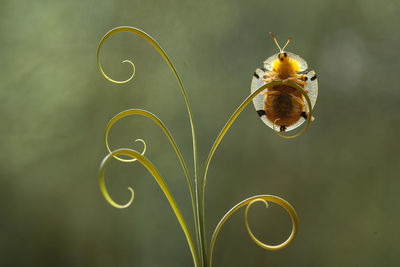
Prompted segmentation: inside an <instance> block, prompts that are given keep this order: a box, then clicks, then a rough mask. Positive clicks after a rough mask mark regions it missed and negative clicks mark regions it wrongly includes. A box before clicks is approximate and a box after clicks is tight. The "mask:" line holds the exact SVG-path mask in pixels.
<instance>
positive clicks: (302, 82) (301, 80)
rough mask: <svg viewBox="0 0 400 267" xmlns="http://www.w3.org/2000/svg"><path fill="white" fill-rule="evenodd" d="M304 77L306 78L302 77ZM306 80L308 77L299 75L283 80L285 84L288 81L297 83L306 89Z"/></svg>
mask: <svg viewBox="0 0 400 267" xmlns="http://www.w3.org/2000/svg"><path fill="white" fill-rule="evenodd" d="M302 76H304V77H302ZM306 78H307V77H305V75H298V74H296V75H294V76H291V77H289V78H287V79H285V80H283V83H287V82H288V81H291V82H294V83H297V84H298V85H300V86H301V87H303V88H304V87H306V85H307V82H306ZM306 92H307V91H306ZM307 93H308V92H307Z"/></svg>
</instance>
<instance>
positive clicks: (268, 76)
mask: <svg viewBox="0 0 400 267" xmlns="http://www.w3.org/2000/svg"><path fill="white" fill-rule="evenodd" d="M263 78H264V79H263V82H266V83H269V82H271V81H274V80H277V79H278V73H277V72H275V71H267V72H266V73H265V74H264V77H263Z"/></svg>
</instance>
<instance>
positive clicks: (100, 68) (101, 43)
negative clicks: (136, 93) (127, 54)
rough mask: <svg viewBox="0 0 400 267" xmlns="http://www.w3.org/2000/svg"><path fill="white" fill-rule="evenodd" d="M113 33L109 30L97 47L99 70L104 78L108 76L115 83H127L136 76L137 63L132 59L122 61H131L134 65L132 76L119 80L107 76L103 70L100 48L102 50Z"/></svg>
mask: <svg viewBox="0 0 400 267" xmlns="http://www.w3.org/2000/svg"><path fill="white" fill-rule="evenodd" d="M111 35H113V32H112V31H109V32H108V33H106V35H104V37H103V38H102V39H101V41H100V44H99V47H98V48H97V66H99V70H100V72H101V74H102V75H103V76H104V78H106V79H107V80H109V81H110V82H113V83H127V82H129V81H130V80H132V78H133V76H135V73H136V68H135V64H133V62H132V61H130V60H128V59H125V60H124V61H122V63H129V64H130V65H131V66H132V74H131V76H130V77H129V78H128V79H126V80H122V81H117V80H114V79H111V78H110V77H108V76H107V74H105V72H104V71H103V68H102V67H101V64H100V50H101V47H102V46H103V43H104V42H105V41H106V40H107V39H108V38H110V37H111Z"/></svg>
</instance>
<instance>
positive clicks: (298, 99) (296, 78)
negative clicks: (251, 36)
mask: <svg viewBox="0 0 400 267" xmlns="http://www.w3.org/2000/svg"><path fill="white" fill-rule="evenodd" d="M270 35H271V37H272V39H273V40H274V42H275V44H276V45H277V46H278V48H279V53H276V54H274V55H273V56H270V57H269V58H267V60H265V61H264V67H262V68H258V69H256V71H255V72H254V74H253V79H252V81H251V92H252V93H253V92H254V91H256V90H257V89H258V88H260V87H261V86H263V85H264V84H266V83H268V82H271V81H276V80H283V84H280V85H275V86H271V87H268V88H267V89H265V90H264V91H262V92H261V93H260V94H258V95H257V96H255V97H254V98H253V104H254V107H255V108H256V111H257V113H258V115H259V116H260V119H261V120H262V121H263V122H264V123H265V124H266V125H268V126H269V127H271V128H272V129H279V131H280V132H287V131H291V130H293V129H295V128H297V127H298V126H300V125H301V124H302V123H303V122H304V121H306V119H307V118H308V116H309V108H308V105H307V101H306V100H305V98H304V96H303V94H302V93H301V92H300V91H298V90H297V89H295V88H294V87H292V86H290V85H288V84H287V82H288V81H290V82H294V83H296V84H298V85H299V86H301V87H302V88H303V89H304V90H305V92H306V93H307V95H308V97H309V98H310V101H311V107H312V108H313V107H314V105H315V102H316V100H317V96H318V80H317V75H316V74H315V71H313V70H308V66H307V62H306V61H305V60H304V59H302V58H301V57H300V56H298V55H296V54H293V53H290V52H286V51H285V50H284V49H285V48H286V46H287V45H288V44H289V43H290V41H291V38H289V39H288V40H287V42H286V44H285V46H284V47H283V48H281V47H280V46H279V44H278V41H277V40H276V37H275V36H274V35H273V34H272V33H270ZM310 119H311V121H313V120H314V118H313V117H311V118H310Z"/></svg>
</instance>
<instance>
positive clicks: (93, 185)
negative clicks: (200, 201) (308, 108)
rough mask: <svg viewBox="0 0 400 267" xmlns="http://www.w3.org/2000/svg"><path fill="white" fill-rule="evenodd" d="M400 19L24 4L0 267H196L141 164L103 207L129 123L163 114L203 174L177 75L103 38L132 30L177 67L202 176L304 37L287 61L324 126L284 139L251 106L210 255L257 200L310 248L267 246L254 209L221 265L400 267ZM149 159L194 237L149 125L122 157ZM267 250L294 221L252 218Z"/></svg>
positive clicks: (223, 177)
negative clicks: (310, 90) (264, 199)
mask: <svg viewBox="0 0 400 267" xmlns="http://www.w3.org/2000/svg"><path fill="white" fill-rule="evenodd" d="M399 3H400V2H399V1H396V0H384V1H374V0H367V1H361V0H359V1H347V0H339V1H338V0H332V1H318V0H305V1H266V0H263V1H261V0H249V1H240V0H237V1H227V0H225V1H211V0H205V1H184V0H182V1H180V0H175V1H160V0H158V1H157V0H149V1H94V0H89V1H44V0H43V1H11V0H2V1H1V8H0V31H1V49H0V60H1V71H0V114H1V128H0V140H1V141H0V142H1V147H0V148H1V154H0V192H1V193H0V254H1V255H0V265H1V266H193V263H192V259H191V256H190V253H189V249H188V246H187V245H186V243H185V242H186V241H185V237H184V235H183V233H182V231H181V229H180V227H179V225H178V223H177V220H176V218H175V217H174V215H173V213H172V210H171V208H170V206H169V204H168V203H167V201H166V199H165V197H164V196H163V195H162V192H161V190H160V189H159V188H158V186H157V185H156V183H155V181H154V179H153V178H152V177H151V176H150V175H149V174H148V173H147V172H146V171H145V170H144V168H143V167H142V166H139V165H138V164H135V163H132V164H122V163H119V162H117V161H112V162H111V163H110V165H109V166H108V168H107V170H106V175H107V184H108V186H109V189H110V193H111V195H112V196H113V197H114V198H115V200H116V201H119V202H121V203H122V202H124V201H127V200H128V198H129V194H128V191H127V190H126V187H127V186H133V187H134V188H135V190H136V199H135V203H134V204H133V205H132V206H131V207H130V208H128V209H125V210H116V209H114V208H112V207H111V206H110V205H108V204H107V203H106V202H105V200H104V198H103V197H102V195H101V193H100V190H99V186H98V168H99V165H100V162H101V160H102V158H103V157H104V156H105V155H106V151H105V148H104V144H103V134H104V129H105V126H106V124H107V122H108V120H109V119H111V118H112V117H113V116H114V115H115V114H117V113H118V112H120V111H123V110H125V109H128V108H142V109H147V110H149V111H151V112H153V113H154V114H156V115H158V116H159V117H160V118H161V119H162V120H163V121H164V123H165V124H166V125H167V127H168V128H169V129H170V131H171V132H172V134H173V136H174V138H175V139H176V141H177V143H178V145H179V147H180V149H181V150H182V153H183V155H184V157H185V161H186V162H187V164H188V165H189V166H190V170H189V171H190V173H193V168H192V166H193V159H192V148H191V136H190V127H189V121H188V116H187V112H186V110H185V104H184V101H183V97H182V95H181V92H180V91H179V88H178V86H177V83H176V81H175V80H174V77H173V75H172V73H171V71H170V70H169V69H168V66H167V64H166V63H165V62H164V61H163V60H162V59H161V57H160V55H158V54H157V53H156V51H155V50H154V48H153V47H151V46H150V45H149V44H148V43H146V42H145V41H144V40H143V39H141V38H139V37H136V36H133V35H131V34H127V33H121V34H118V35H116V36H114V37H112V38H111V39H110V40H108V41H107V42H106V43H105V45H104V49H103V50H102V54H101V60H102V64H103V66H104V69H105V71H106V72H107V73H108V74H109V75H110V76H112V77H113V78H115V79H124V78H126V77H128V75H129V71H130V69H129V66H127V65H125V64H120V62H121V61H122V60H124V59H132V60H133V61H134V62H135V64H136V67H137V73H136V76H135V78H134V80H132V81H131V82H130V83H128V84H124V85H115V84H111V83H110V82H108V81H107V80H105V79H104V78H103V77H102V76H101V74H100V72H99V71H98V69H97V65H96V49H97V45H98V43H99V41H100V39H101V37H102V36H103V35H104V34H105V33H106V32H107V31H109V30H110V29H112V28H113V27H116V26H120V25H129V26H135V27H139V28H141V29H143V30H144V31H146V32H148V33H149V34H151V35H152V36H154V37H155V38H156V40H157V41H158V42H159V43H160V44H161V45H162V47H163V48H164V49H165V50H166V52H167V54H168V55H169V56H170V58H171V60H172V61H173V62H174V64H175V66H176V68H177V70H178V72H179V74H180V75H181V77H182V79H183V83H184V85H185V86H186V88H187V93H188V97H189V100H190V103H191V105H192V109H193V113H194V122H195V126H196V131H197V137H198V144H199V164H200V167H203V166H204V161H205V158H206V156H207V154H208V150H209V149H210V147H211V145H212V143H213V141H214V139H215V137H216V136H217V134H218V132H219V130H220V129H221V128H222V126H223V125H224V124H225V122H226V121H227V119H228V118H229V116H230V115H231V114H232V113H233V111H234V110H235V109H236V107H237V106H238V105H239V104H240V103H241V102H242V101H243V99H244V98H245V97H247V96H248V94H249V92H250V88H249V86H250V81H251V78H252V74H253V71H254V70H255V69H256V68H257V67H259V66H261V65H262V62H263V60H265V59H266V58H267V57H269V56H270V55H272V54H273V53H276V52H277V51H278V50H277V48H276V46H275V45H274V43H273V42H272V40H271V38H270V37H269V36H268V32H270V31H271V32H273V33H274V34H275V35H276V36H277V37H278V40H279V41H280V43H284V42H285V41H286V40H287V38H288V37H289V36H292V37H293V41H292V43H291V44H290V45H289V46H288V48H287V50H288V51H290V52H293V53H296V54H299V55H300V56H302V57H303V58H304V59H306V61H307V62H308V64H309V66H310V67H311V68H313V69H315V70H316V72H317V74H318V77H319V97H318V100H317V104H316V107H315V110H314V112H315V113H314V116H315V118H316V120H315V122H314V123H312V125H310V127H309V129H308V130H307V131H306V133H305V134H303V135H302V136H300V137H298V138H296V139H294V140H284V139H282V138H280V137H278V136H277V135H276V134H275V133H274V132H273V131H272V130H271V129H269V128H268V127H266V126H265V125H264V124H263V123H262V122H261V121H260V120H259V118H258V116H257V114H256V113H255V111H254V108H253V106H252V105H249V106H248V107H247V108H246V109H245V110H244V111H243V113H242V114H241V115H240V117H239V118H238V120H237V121H236V122H235V124H234V125H233V126H232V128H231V129H230V130H229V132H228V133H227V136H226V137H225V138H224V140H223V141H222V143H221V145H220V147H219V148H218V150H217V152H216V154H215V157H214V159H213V161H212V163H211V166H210V170H209V175H208V184H207V192H206V196H207V199H206V219H207V226H206V227H207V233H208V239H209V237H210V234H211V233H212V231H213V229H214V227H215V226H216V224H217V222H218V220H219V219H220V218H221V217H222V216H223V214H224V213H225V212H226V211H227V210H228V209H230V208H231V207H232V206H233V205H235V204H236V203H237V202H239V201H241V200H242V199H244V198H247V197H250V196H252V195H256V194H274V195H277V196H280V197H282V198H284V199H286V200H288V201H289V202H290V203H291V204H292V205H293V206H294V207H295V209H296V211H297V213H298V216H299V223H300V228H299V233H298V236H297V237H296V239H295V240H294V242H293V243H292V244H291V245H290V246H289V247H287V248H286V249H284V250H281V251H276V252H271V251H264V250H262V249H261V248H259V247H257V246H256V245H255V244H254V243H253V242H252V241H251V240H250V238H249V237H248V235H247V232H246V230H245V226H244V222H243V210H241V211H240V212H239V213H237V214H235V215H234V216H233V217H232V218H231V219H230V220H229V221H228V223H227V224H226V225H225V226H224V228H223V229H222V231H221V233H220V236H219V238H218V240H217V243H216V247H215V251H214V253H215V254H214V263H215V266H232V267H233V266H398V265H399V264H400V256H399V255H400V248H399V245H398V242H399V238H400V231H399V227H398V226H399V224H400V215H399V208H400V179H399V174H398V173H399V170H400V157H399V149H400V145H399V141H398V134H399V130H400V127H399V121H400V107H399V102H400V101H399V99H400V98H399V97H400V90H399V89H400V88H399V82H398V81H397V79H398V72H399V71H400V69H399V65H398V64H399V62H400V54H399V52H398V48H399V44H400V35H399V33H398V26H399V25H400V24H399V23H400V20H399V18H398V13H399V11H400V9H399V8H400V4H399ZM136 138H143V139H144V140H145V141H146V142H147V144H148V152H147V153H146V155H147V156H148V157H149V158H150V160H151V161H152V162H153V163H154V164H155V165H156V167H157V168H158V169H159V170H160V172H161V174H162V175H163V176H164V178H165V179H166V180H167V183H168V186H169V187H170V189H171V191H172V192H173V194H174V196H175V198H176V200H177V201H178V204H179V205H180V208H181V210H182V212H183V213H184V216H185V218H186V221H187V222H188V223H189V224H190V225H191V229H192V225H193V220H192V217H191V204H190V200H189V194H188V189H187V185H186V183H185V180H184V175H183V172H182V170H181V168H180V167H179V163H178V160H177V158H176V156H175V154H174V152H173V149H172V147H171V146H170V145H169V143H168V140H167V138H166V137H165V136H164V135H163V133H161V131H160V130H159V129H158V128H157V126H155V124H154V123H153V122H151V121H148V120H146V119H144V118H126V119H123V120H122V121H120V122H119V123H118V124H117V125H116V126H115V128H113V129H112V132H111V136H110V142H111V146H112V147H113V148H117V147H132V148H135V149H138V150H141V149H142V148H141V146H140V144H135V143H134V140H135V139H136ZM249 220H250V224H251V226H252V228H253V231H254V233H255V234H256V235H257V237H258V238H260V239H261V240H263V241H265V242H267V243H272V244H276V243H278V242H281V241H283V240H285V238H286V236H287V235H288V234H289V232H290V227H291V225H290V218H289V216H288V215H287V214H286V213H285V211H284V210H282V209H281V208H279V207H277V206H275V205H271V207H270V208H269V209H265V208H264V207H263V205H261V204H257V205H255V206H254V207H252V208H251V211H250V214H249Z"/></svg>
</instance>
